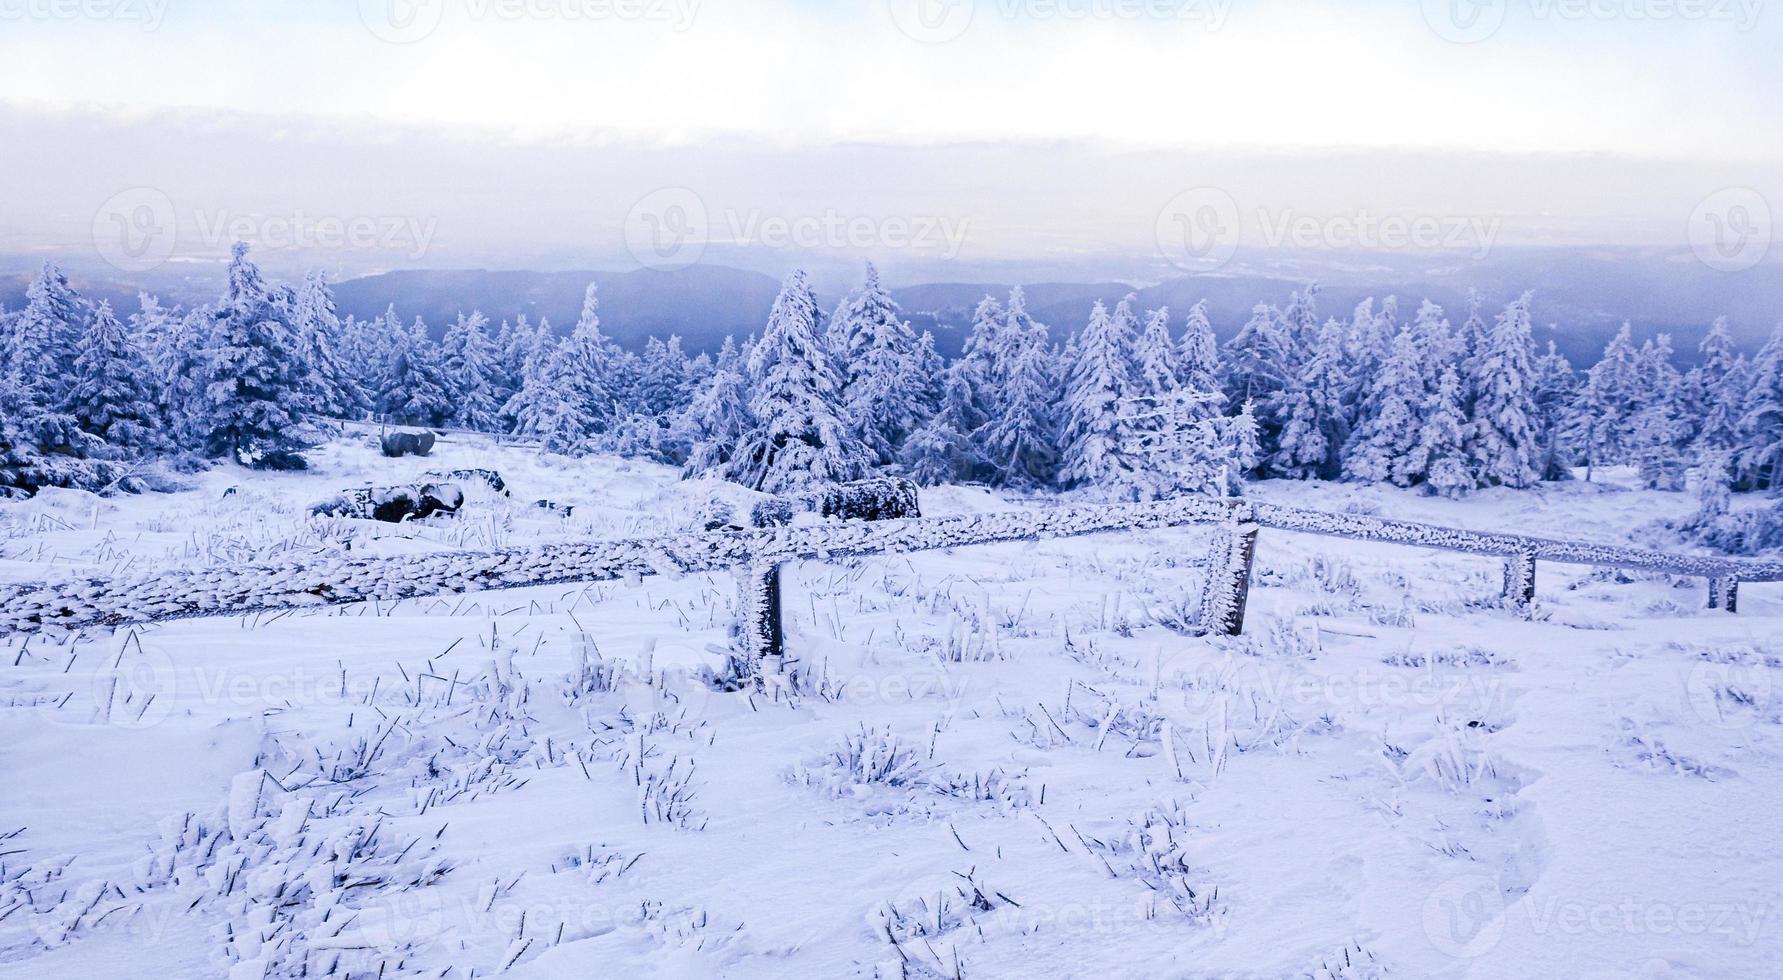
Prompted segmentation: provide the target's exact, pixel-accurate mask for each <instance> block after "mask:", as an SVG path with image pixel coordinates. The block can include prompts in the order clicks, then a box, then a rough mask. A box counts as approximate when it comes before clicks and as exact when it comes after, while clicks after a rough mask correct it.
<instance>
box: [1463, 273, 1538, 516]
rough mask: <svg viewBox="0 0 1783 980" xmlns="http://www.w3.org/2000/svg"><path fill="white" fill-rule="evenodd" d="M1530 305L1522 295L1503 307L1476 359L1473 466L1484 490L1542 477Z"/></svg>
mask: <svg viewBox="0 0 1783 980" xmlns="http://www.w3.org/2000/svg"><path fill="white" fill-rule="evenodd" d="M1529 301H1530V294H1528V293H1524V294H1523V295H1522V296H1520V297H1518V298H1517V299H1515V300H1513V301H1512V302H1511V303H1510V304H1508V305H1507V306H1505V308H1504V312H1502V313H1500V314H1499V315H1498V321H1497V322H1496V323H1495V324H1493V327H1492V332H1491V333H1490V334H1488V335H1487V339H1486V351H1485V353H1484V354H1483V355H1482V356H1481V358H1480V368H1479V370H1480V376H1479V379H1478V380H1479V390H1478V397H1477V398H1476V400H1475V402H1474V417H1473V418H1472V419H1471V420H1470V422H1471V425H1472V427H1473V437H1474V442H1473V446H1474V449H1473V453H1472V467H1473V471H1474V475H1475V478H1476V479H1478V480H1479V481H1480V482H1481V483H1482V484H1484V485H1486V486H1506V487H1513V488H1517V487H1527V486H1530V485H1532V484H1534V483H1535V482H1536V480H1538V479H1539V478H1540V477H1541V470H1540V467H1539V462H1540V455H1541V453H1540V446H1539V444H1538V440H1537V438H1536V434H1535V424H1534V422H1533V421H1532V418H1533V416H1534V415H1535V384H1534V374H1535V366H1534V364H1533V360H1532V359H1533V349H1534V346H1535V340H1534V337H1533V336H1532V331H1531V327H1530V323H1529Z"/></svg>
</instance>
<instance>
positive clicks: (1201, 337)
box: [1067, 300, 1223, 414]
mask: <svg viewBox="0 0 1783 980" xmlns="http://www.w3.org/2000/svg"><path fill="white" fill-rule="evenodd" d="M1067 363H1069V362H1067ZM1176 366H1177V371H1178V372H1179V373H1178V375H1177V381H1178V382H1179V384H1178V387H1181V388H1185V389H1187V390H1189V391H1193V392H1198V393H1205V394H1217V393H1220V350H1219V346H1218V344H1217V343H1216V342H1215V341H1214V336H1213V324H1212V323H1210V322H1209V321H1208V319H1207V301H1206V300H1200V301H1198V302H1196V303H1195V305H1194V306H1191V307H1189V318H1188V320H1187V321H1186V322H1185V323H1184V324H1183V330H1182V340H1181V341H1180V342H1179V344H1178V346H1177V354H1176ZM1222 403H1223V399H1222ZM1213 411H1214V413H1215V414H1223V413H1221V412H1220V409H1219V407H1218V405H1216V406H1215V408H1214V410H1213Z"/></svg>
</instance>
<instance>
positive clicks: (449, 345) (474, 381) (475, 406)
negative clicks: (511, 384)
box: [440, 310, 502, 432]
mask: <svg viewBox="0 0 1783 980" xmlns="http://www.w3.org/2000/svg"><path fill="white" fill-rule="evenodd" d="M488 327H489V320H488V318H487V317H485V316H483V314H482V313H480V312H478V311H475V310H473V311H472V312H471V315H470V316H465V315H464V314H463V313H460V314H458V319H457V320H456V321H454V322H453V324H452V325H451V326H450V327H448V328H446V336H445V338H444V339H443V340H442V342H441V345H440V346H441V352H442V353H443V355H444V360H445V364H444V367H445V372H446V380H447V383H448V384H450V385H451V392H452V404H453V410H452V424H453V425H456V426H459V427H461V428H466V429H472V430H475V431H478V432H490V431H494V430H495V429H496V427H497V426H498V425H499V424H500V422H499V415H500V412H501V402H498V401H496V396H497V395H498V394H499V393H500V392H499V387H498V386H499V385H500V383H501V382H500V378H501V374H502V372H501V369H500V367H499V366H498V365H497V359H498V358H499V356H500V355H499V352H498V351H497V350H496V348H495V345H494V342H493V341H491V340H490V339H489V334H488Z"/></svg>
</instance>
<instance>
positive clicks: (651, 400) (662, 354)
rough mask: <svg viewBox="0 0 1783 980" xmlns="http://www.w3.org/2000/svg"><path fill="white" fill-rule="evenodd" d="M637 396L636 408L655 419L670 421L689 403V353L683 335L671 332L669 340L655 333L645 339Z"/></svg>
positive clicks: (636, 410)
mask: <svg viewBox="0 0 1783 980" xmlns="http://www.w3.org/2000/svg"><path fill="white" fill-rule="evenodd" d="M633 397H634V399H635V402H634V404H633V405H632V409H633V411H634V412H636V413H638V414H641V415H645V416H648V417H649V418H653V419H662V420H665V421H666V420H668V419H670V418H672V417H674V416H675V415H676V414H677V413H679V412H680V411H681V409H682V408H683V407H685V406H686V404H687V399H688V391H687V355H686V354H685V353H683V352H682V350H681V338H680V337H676V336H673V335H671V336H670V337H669V339H668V341H667V342H666V343H665V342H663V341H661V340H658V339H657V338H655V337H651V338H650V339H649V341H647V342H646V343H645V345H644V356H643V359H642V363H641V364H640V370H639V374H638V385H637V390H636V391H635V392H633Z"/></svg>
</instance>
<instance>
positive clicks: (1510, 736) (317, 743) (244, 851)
mask: <svg viewBox="0 0 1783 980" xmlns="http://www.w3.org/2000/svg"><path fill="white" fill-rule="evenodd" d="M314 459H315V462H316V464H317V465H316V469H315V470H313V471H312V472H309V473H305V474H295V475H275V474H251V473H247V472H244V471H241V470H237V469H233V468H224V469H218V470H216V471H213V472H210V473H206V474H201V475H199V476H197V477H194V478H192V480H193V482H194V484H195V486H194V488H193V489H191V490H189V491H187V492H182V493H177V494H168V495H151V496H144V497H136V498H117V499H107V500H99V499H97V498H93V497H90V496H86V495H81V494H74V493H56V492H50V493H46V494H44V495H42V496H40V497H39V498H37V499H35V500H32V501H27V502H16V503H6V504H0V580H21V579H30V578H38V577H42V576H44V575H46V574H52V575H53V574H58V573H60V572H63V571H70V570H88V571H95V572H107V571H118V570H142V569H145V568H161V567H168V568H172V567H179V566H185V565H194V564H203V563H212V562H245V561H248V560H250V559H259V558H266V557H272V556H277V555H285V556H292V555H301V554H303V553H306V552H319V551H326V550H333V549H339V548H344V547H347V546H349V544H350V546H351V547H352V548H353V549H354V550H355V551H361V550H365V549H371V550H373V551H383V552H389V553H403V552H423V551H451V550H454V549H461V548H486V547H491V546H500V545H509V544H521V543H529V542H539V541H564V540H575V539H586V538H590V537H610V536H619V535H631V534H639V533H654V532H658V531H669V530H675V529H679V528H681V527H684V526H685V525H686V523H687V522H688V521H689V520H690V519H691V518H692V515H693V513H694V511H695V510H696V509H697V508H698V506H699V505H700V504H701V503H703V502H704V500H705V499H706V497H707V496H708V495H709V494H710V493H712V492H714V490H715V489H720V488H717V487H716V485H713V484H706V483H681V482H678V481H676V480H675V477H674V473H673V472H672V471H670V470H668V469H667V468H663V467H657V466H652V465H649V464H643V463H635V462H626V461H620V460H610V459H599V458H597V459H589V460H583V461H577V462H573V463H572V462H569V461H563V460H541V459H539V458H538V457H537V456H536V455H534V454H533V453H531V452H530V451H527V450H521V449H513V448H507V449H502V448H496V447H492V446H489V445H486V444H480V443H476V442H470V443H465V442H458V441H452V440H448V441H445V442H442V444H441V446H440V448H439V449H438V450H437V451H436V453H435V456H434V457H433V458H432V459H428V460H415V459H405V460H385V459H382V458H379V457H378V456H377V455H376V454H375V452H374V451H373V450H372V449H371V448H370V447H369V446H367V445H364V444H362V443H358V442H345V441H343V442H339V443H335V444H331V445H330V446H328V447H326V448H325V449H324V450H323V451H320V452H318V453H317V454H315V456H314ZM473 465H474V466H490V467H493V468H495V469H497V470H499V471H500V472H501V473H502V475H503V476H504V477H505V478H506V479H507V482H508V484H509V486H510V488H511V490H512V494H513V495H512V497H500V496H496V495H494V494H493V493H490V492H487V491H484V490H481V489H478V488H474V487H473V488H471V493H470V496H471V499H470V501H469V504H468V506H467V508H466V510H465V511H464V512H463V513H462V514H461V515H460V516H458V517H454V518H440V519H434V520H431V521H429V522H426V523H423V524H419V525H401V526H393V525H382V524H374V523H370V522H359V521H339V520H328V521H314V520H310V519H308V518H307V517H306V509H307V506H308V505H309V504H311V503H313V502H315V501H316V500H319V499H321V498H323V497H326V496H328V495H329V494H330V493H332V492H334V491H336V490H339V489H341V488H343V487H347V486H352V485H355V484H359V483H362V482H365V481H367V480H371V481H375V482H377V483H380V484H382V483H394V482H401V481H402V480H404V479H407V478H410V477H412V476H414V475H417V474H420V473H422V472H424V471H426V470H429V469H444V468H450V467H456V466H473ZM231 487H235V488H237V489H236V490H235V492H233V493H229V494H225V491H226V490H228V489H229V488H231ZM1253 492H1254V494H1255V495H1256V496H1258V497H1259V498H1261V499H1266V500H1271V501H1276V502H1281V503H1291V504H1294V505H1297V506H1305V507H1316V508H1324V509H1331V510H1352V511H1361V512H1370V513H1380V514H1384V515H1389V516H1393V517H1403V518H1410V519H1416V520H1428V521H1434V522H1441V523H1445V524H1451V525H1462V526H1469V527H1478V528H1483V529H1491V530H1507V531H1517V532H1525V533H1539V534H1547V535H1553V536H1560V537H1571V538H1580V539H1586V540H1601V541H1606V542H1612V543H1620V542H1629V541H1633V542H1635V543H1639V544H1642V545H1645V546H1655V545H1658V546H1669V547H1676V542H1667V541H1665V540H1663V539H1662V538H1658V537H1656V536H1655V534H1656V533H1657V532H1652V531H1649V530H1642V529H1643V528H1645V527H1647V526H1648V525H1650V524H1651V523H1652V522H1654V521H1655V520H1656V519H1658V518H1662V517H1666V516H1681V515H1682V514H1684V513H1685V512H1686V511H1687V510H1688V509H1689V508H1690V506H1691V502H1690V501H1689V499H1688V498H1686V497H1685V496H1684V495H1677V494H1656V493H1646V492H1637V491H1627V490H1617V489H1615V488H1605V487H1601V486H1587V485H1583V484H1573V485H1566V486H1559V487H1553V488H1548V489H1546V490H1544V491H1542V492H1529V493H1515V492H1508V491H1507V492H1488V493H1482V494H1479V495H1477V496H1475V497H1473V498H1471V499H1469V500H1466V501H1461V502H1451V501H1442V500H1435V499H1431V498H1423V497H1416V496H1412V495H1409V494H1405V493H1402V492H1399V491H1394V490H1391V489H1386V488H1376V487H1366V488H1364V487H1354V486H1308V485H1299V484H1292V485H1290V484H1264V485H1261V486H1257V487H1255V488H1253ZM541 498H543V499H549V500H552V501H555V502H557V503H558V504H560V505H571V506H573V507H574V511H573V513H572V514H570V516H567V517H565V516H562V515H563V512H562V511H561V510H557V511H552V510H548V509H544V508H539V507H536V506H534V505H533V501H535V500H537V499H541ZM1032 503H1033V502H1032V501H1013V500H1008V499H1004V498H1001V497H999V496H997V495H994V494H991V493H987V492H984V491H980V490H970V489H957V488H946V489H940V490H931V491H928V492H926V493H925V494H924V498H923V506H924V509H925V512H926V513H929V514H943V513H958V512H962V511H968V510H982V509H995V508H1002V507H1009V506H1016V505H1018V504H1020V505H1024V506H1025V505H1029V504H1032ZM1208 537H1209V534H1208V532H1207V531H1205V530H1200V529H1187V530H1177V531H1163V532H1134V533H1123V534H1112V535H1103V536H1096V537H1090V538H1082V539H1075V540H1068V541H1048V542H1039V543H1026V544H1011V545H997V546H984V547H974V548H965V549H959V550H957V551H955V552H951V553H931V554H921V555H912V556H907V557H895V558H885V559H880V560H871V561H859V562H852V563H847V564H822V563H807V564H803V565H800V566H796V567H794V568H791V569H789V570H788V578H787V612H788V617H789V618H788V624H787V625H788V629H789V641H788V643H789V651H790V653H791V654H792V655H794V656H795V657H796V658H797V661H798V662H797V664H796V665H795V668H794V671H795V674H796V680H797V685H798V687H799V689H800V691H801V692H802V693H801V694H800V695H799V696H797V697H792V698H787V699H781V700H770V699H769V698H766V697H763V696H761V695H751V694H747V693H724V692H720V691H715V690H712V689H711V688H710V687H708V686H707V685H706V684H704V683H702V682H701V680H700V675H701V673H702V672H706V671H715V670H718V669H720V668H721V667H722V665H723V660H724V656H723V651H724V649H725V646H726V644H727V643H728V637H727V631H728V628H729V624H730V623H731V621H732V618H733V608H734V606H735V605H736V601H737V600H736V594H737V584H736V582H735V581H734V580H733V579H731V578H729V577H727V576H691V577H686V578H683V579H679V580H671V579H664V578H656V577H652V578H646V579H643V580H642V581H640V582H636V583H627V582H607V583H598V584H593V585H589V586H586V587H583V586H574V587H569V586H553V587H541V588H533V589H523V590H515V591H507V592H497V593H488V594H473V595H468V596H453V597H449V598H444V599H439V600H423V601H407V602H402V603H399V604H397V605H395V606H390V605H378V604H373V605H363V606H349V607H337V608H330V609H325V610H306V611H303V612H297V613H286V614H278V613H267V614H261V615H253V616H249V617H245V618H244V617H237V618H222V619H203V620H187V621H180V622H173V623H167V624H163V625H158V626H152V627H142V628H137V629H131V630H125V631H120V632H119V633H117V634H116V635H98V636H92V637H88V638H84V639H81V640H78V641H70V640H67V639H60V640H58V639H54V638H46V637H35V638H31V639H28V640H26V639H13V640H11V641H8V642H7V643H6V644H5V645H4V646H3V647H0V656H3V658H4V659H3V660H0V768H3V771H4V774H5V782H4V786H5V789H4V794H3V795H0V869H3V870H0V975H4V976H7V977H9V978H10V977H39V976H41V977H71V976H93V977H124V976H166V977H201V976H223V975H234V976H250V977H260V976H263V975H274V976H285V975H296V974H303V975H309V976H323V975H352V976H356V977H359V976H362V977H370V976H378V975H382V976H386V977H393V976H406V975H426V976H450V977H461V978H462V977H471V976H473V975H474V976H491V975H494V974H498V973H506V974H508V975H512V976H516V977H591V976H685V977H705V976H727V977H786V976H813V977H847V976H861V977H872V976H879V977H899V976H903V977H935V976H941V977H955V976H960V977H1012V976H1023V977H1070V976H1092V977H1098V978H1103V977H1155V976H1182V977H1259V978H1278V977H1351V978H1354V977H1376V976H1396V977H1516V978H1527V977H1581V978H1593V977H1631V976H1637V977H1703V978H1710V977H1713V978H1723V977H1770V976H1775V975H1776V973H1777V968H1778V964H1780V963H1783V923H1780V922H1778V921H1777V920H1778V918H1779V917H1780V916H1783V848H1779V846H1778V843H1777V841H1778V835H1777V828H1778V825H1779V823H1778V813H1779V811H1780V808H1783V741H1780V739H1783V586H1764V585H1755V586H1748V587H1747V588H1746V589H1745V590H1744V592H1743V594H1742V596H1741V603H1742V605H1741V611H1740V613H1739V614H1738V615H1728V614H1726V613H1723V612H1719V611H1710V610H1707V609H1705V608H1703V607H1704V586H1703V583H1702V582H1701V581H1697V580H1683V579H1678V580H1673V579H1670V578H1667V577H1663V576H1645V575H1633V576H1630V575H1622V574H1617V573H1606V572H1597V571H1592V570H1589V569H1583V568H1573V567H1563V566H1553V565H1543V566H1542V567H1541V568H1540V570H1539V573H1538V598H1537V603H1536V606H1535V609H1534V614H1533V617H1532V619H1530V620H1524V619H1523V618H1521V617H1519V616H1517V615H1514V614H1512V613H1511V612H1509V611H1507V610H1504V609H1502V608H1500V607H1499V604H1498V599H1497V594H1498V591H1499V588H1500V584H1501V583H1500V567H1499V564H1498V563H1497V562H1496V561H1493V560H1489V559H1484V558H1478V557H1471V556H1464V555H1454V554H1446V553H1433V552H1426V551H1421V550H1416V549H1410V548H1404V547H1396V546H1390V545H1377V544H1360V543H1350V542H1341V541H1334V540H1330V539H1322V538H1313V537H1306V536H1298V535H1290V534H1285V533H1279V532H1271V531H1265V532H1264V533H1263V535H1262V538H1261V541H1260V544H1259V553H1258V565H1257V572H1256V576H1255V587H1254V588H1253V591H1252V593H1251V610H1250V615H1249V617H1248V621H1247V630H1246V635H1245V636H1242V637H1239V638H1218V637H1208V638H1201V637H1194V636H1190V635H1187V633H1186V632H1185V631H1184V625H1185V623H1186V622H1187V621H1189V620H1191V619H1192V617H1193V615H1194V612H1195V607H1196V602H1197V600H1198V597H1199V591H1200V587H1201V581H1202V577H1203V571H1204V567H1203V561H1204V552H1205V547H1206V543H1207V540H1208Z"/></svg>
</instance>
